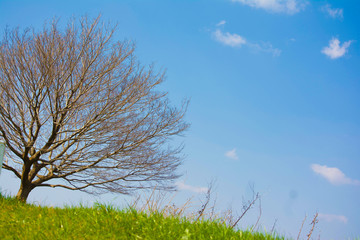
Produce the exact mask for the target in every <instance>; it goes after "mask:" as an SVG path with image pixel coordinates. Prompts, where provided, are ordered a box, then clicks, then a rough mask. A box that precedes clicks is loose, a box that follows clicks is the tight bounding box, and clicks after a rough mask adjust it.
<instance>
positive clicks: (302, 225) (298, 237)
mask: <svg viewBox="0 0 360 240" xmlns="http://www.w3.org/2000/svg"><path fill="white" fill-rule="evenodd" d="M306 218H307V215H306V214H305V217H304V220H303V221H302V223H301V227H300V230H299V234H298V236H297V239H296V240H299V239H300V235H301V231H302V229H303V227H304V223H305V221H306Z"/></svg>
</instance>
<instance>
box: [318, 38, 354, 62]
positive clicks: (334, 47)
mask: <svg viewBox="0 0 360 240" xmlns="http://www.w3.org/2000/svg"><path fill="white" fill-rule="evenodd" d="M351 42H352V41H351V40H349V41H347V42H344V43H343V44H342V45H340V41H339V39H337V38H332V39H331V40H330V41H329V46H327V47H324V48H323V49H322V50H321V52H322V53H323V54H325V55H326V56H328V57H330V58H331V59H336V58H339V57H342V56H344V55H345V53H346V52H347V49H348V47H349V46H350V44H351Z"/></svg>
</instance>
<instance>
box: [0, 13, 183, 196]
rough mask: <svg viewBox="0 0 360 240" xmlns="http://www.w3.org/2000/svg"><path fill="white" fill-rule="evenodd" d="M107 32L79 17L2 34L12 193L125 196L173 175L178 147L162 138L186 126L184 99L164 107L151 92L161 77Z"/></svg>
mask: <svg viewBox="0 0 360 240" xmlns="http://www.w3.org/2000/svg"><path fill="white" fill-rule="evenodd" d="M115 30H116V27H112V26H111V25H109V24H104V23H102V22H101V21H100V17H98V18H97V19H89V18H87V17H83V18H81V19H80V20H76V19H71V20H70V21H69V22H68V24H67V25H66V26H64V27H63V28H61V25H60V24H59V21H58V20H54V21H52V22H51V23H49V24H45V25H44V27H43V29H42V31H35V30H34V29H27V30H25V31H20V30H19V29H18V28H16V29H10V30H9V29H7V30H6V31H5V33H4V37H3V39H2V41H1V42H0V96H1V97H0V140H2V141H4V142H5V143H6V146H7V156H6V157H7V159H6V161H5V162H4V166H3V168H4V169H6V170H9V171H11V172H12V173H13V174H14V175H15V176H16V177H18V178H19V179H21V185H20V189H19V191H18V193H17V196H16V197H17V198H18V199H20V200H23V201H26V199H27V197H28V195H29V193H30V192H31V191H32V190H33V189H34V188H36V187H62V188H66V189H71V190H84V191H89V192H92V193H98V192H102V191H114V192H119V193H123V194H128V193H131V192H132V191H133V190H136V189H139V188H149V187H153V186H154V185H156V186H157V188H160V187H163V188H171V185H169V184H168V183H169V180H173V179H175V178H177V177H178V175H177V174H176V169H177V167H178V166H179V164H181V156H180V151H181V146H179V147H175V148H173V147H170V140H171V138H172V136H177V135H181V133H183V131H184V130H185V129H187V127H188V124H187V123H185V122H184V119H183V117H184V114H185V111H186V107H187V102H186V101H185V102H184V103H183V105H182V106H181V107H180V108H175V107H172V106H171V105H170V104H169V101H168V99H167V96H166V93H165V92H160V91H157V90H156V87H157V86H158V85H159V84H160V83H161V82H163V80H164V73H163V72H160V73H158V72H155V71H154V70H153V68H152V67H143V66H141V65H140V64H139V63H138V61H137V60H136V59H135V56H134V45H133V44H132V43H131V42H128V41H122V42H119V41H114V40H113V38H114V33H115ZM60 180H62V181H60Z"/></svg>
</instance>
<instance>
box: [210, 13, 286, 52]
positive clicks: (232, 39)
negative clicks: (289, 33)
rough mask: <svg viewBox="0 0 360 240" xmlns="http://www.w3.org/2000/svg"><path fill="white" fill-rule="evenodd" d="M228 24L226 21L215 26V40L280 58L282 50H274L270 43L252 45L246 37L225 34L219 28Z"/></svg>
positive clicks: (213, 33)
mask: <svg viewBox="0 0 360 240" xmlns="http://www.w3.org/2000/svg"><path fill="white" fill-rule="evenodd" d="M225 24H226V21H225V20H222V21H220V22H219V23H217V24H216V25H215V26H217V27H218V28H217V29H216V30H215V31H213V32H212V36H213V38H214V39H215V40H216V41H218V42H220V43H222V44H224V45H227V46H230V47H241V46H243V45H244V46H247V47H248V48H250V49H251V50H253V51H255V52H266V53H271V54H272V55H273V56H274V57H278V56H280V53H281V50H280V49H277V48H274V47H273V46H272V45H271V43H268V42H260V43H252V42H249V41H247V40H246V39H245V38H244V37H242V36H240V35H238V34H236V33H229V32H223V31H221V30H220V29H219V27H221V26H223V25H225Z"/></svg>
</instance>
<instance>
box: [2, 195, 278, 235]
mask: <svg viewBox="0 0 360 240" xmlns="http://www.w3.org/2000/svg"><path fill="white" fill-rule="evenodd" d="M0 239H182V240H185V239H204V240H205V239H206V240H207V239H242V240H248V239H249V240H250V239H254V240H255V239H256V240H257V239H266V240H280V239H284V238H280V237H274V236H271V235H269V234H262V233H251V232H248V231H234V230H233V229H231V228H228V227H226V226H225V225H222V224H218V223H216V222H214V221H211V222H210V221H199V222H195V223H192V222H190V221H188V220H186V219H185V218H179V217H164V216H163V215H162V214H160V213H153V214H146V213H143V212H139V211H137V210H134V209H125V210H117V209H114V208H112V207H110V206H103V205H96V206H94V207H93V208H84V207H81V206H80V207H67V208H52V207H40V206H35V205H30V204H25V203H21V202H19V201H17V200H15V199H13V198H10V197H3V196H1V195H0Z"/></svg>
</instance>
